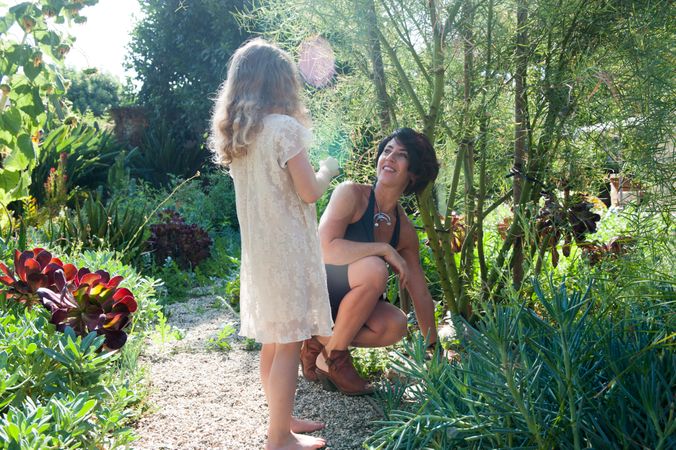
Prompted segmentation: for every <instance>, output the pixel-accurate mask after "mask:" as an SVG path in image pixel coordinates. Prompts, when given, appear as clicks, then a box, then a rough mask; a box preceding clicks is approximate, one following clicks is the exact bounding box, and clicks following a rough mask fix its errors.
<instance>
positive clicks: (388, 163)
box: [377, 138, 410, 186]
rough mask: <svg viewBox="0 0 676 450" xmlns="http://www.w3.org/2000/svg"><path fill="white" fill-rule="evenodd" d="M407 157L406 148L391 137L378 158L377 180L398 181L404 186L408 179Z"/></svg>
mask: <svg viewBox="0 0 676 450" xmlns="http://www.w3.org/2000/svg"><path fill="white" fill-rule="evenodd" d="M408 158H409V156H408V151H407V150H406V148H405V147H404V146H403V145H401V144H400V143H399V141H397V139H396V138H394V139H391V140H390V142H388V143H387V145H386V146H385V148H384V149H383V152H382V153H381V154H380V157H379V158H378V170H377V175H378V180H382V181H392V182H400V183H402V185H403V186H406V185H407V184H408V183H409V181H410V174H409V172H408V166H409V161H408Z"/></svg>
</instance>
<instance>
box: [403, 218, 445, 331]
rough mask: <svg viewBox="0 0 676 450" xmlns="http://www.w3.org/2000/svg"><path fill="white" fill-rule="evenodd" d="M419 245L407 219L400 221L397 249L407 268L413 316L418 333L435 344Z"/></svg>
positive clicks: (407, 284) (431, 306) (430, 302)
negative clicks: (414, 316)
mask: <svg viewBox="0 0 676 450" xmlns="http://www.w3.org/2000/svg"><path fill="white" fill-rule="evenodd" d="M419 245H420V243H419V241H418V235H417V233H416V232H415V228H414V227H413V224H412V223H411V222H410V221H409V220H408V218H405V219H404V220H402V221H401V227H400V232H399V245H398V246H397V249H398V250H399V253H400V254H401V256H402V257H403V258H404V260H405V261H406V264H407V266H408V280H407V283H406V289H407V290H408V293H409V295H410V296H411V299H412V300H413V307H414V309H415V315H416V317H417V318H418V325H419V326H420V331H421V332H422V333H423V336H425V337H428V339H429V342H436V341H437V328H436V321H435V319H434V300H433V299H432V294H431V293H430V290H429V288H428V287H427V279H426V278H425V272H424V271H423V268H422V265H421V264H420V251H419V247H418V246H419ZM428 334H429V336H428Z"/></svg>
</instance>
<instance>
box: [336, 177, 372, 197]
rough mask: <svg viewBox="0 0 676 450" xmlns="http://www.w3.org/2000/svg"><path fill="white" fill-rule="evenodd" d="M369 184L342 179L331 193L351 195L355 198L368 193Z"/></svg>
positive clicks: (344, 195) (343, 195)
mask: <svg viewBox="0 0 676 450" xmlns="http://www.w3.org/2000/svg"><path fill="white" fill-rule="evenodd" d="M370 190H371V186H370V185H368V184H361V183H357V182H355V181H352V180H347V181H343V182H342V183H340V184H339V185H338V186H336V188H335V189H334V190H333V195H339V196H341V197H348V196H349V197H353V198H355V199H357V198H359V197H362V196H364V195H366V196H367V197H368V194H369V193H370Z"/></svg>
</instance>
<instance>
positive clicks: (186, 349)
mask: <svg viewBox="0 0 676 450" xmlns="http://www.w3.org/2000/svg"><path fill="white" fill-rule="evenodd" d="M215 300H216V298H215V297H213V296H206V297H198V298H194V299H192V300H190V301H188V302H185V303H178V304H174V305H170V306H169V307H168V314H170V316H169V320H168V324H169V325H172V326H174V327H177V328H179V329H181V330H183V331H184V332H185V337H184V338H183V339H181V340H177V341H171V342H164V343H163V344H162V343H159V342H153V341H150V342H149V345H148V346H147V348H146V349H145V350H144V353H143V355H142V356H141V363H142V364H143V365H144V366H145V367H146V370H147V378H148V380H149V384H150V396H149V398H148V404H149V405H148V406H149V408H150V409H149V411H148V412H147V413H146V414H145V415H144V416H143V417H142V418H141V419H140V420H139V421H138V422H137V424H136V427H135V428H136V432H137V434H138V435H139V436H140V439H139V440H138V441H137V442H136V443H135V444H134V446H133V448H134V449H167V450H169V449H172V450H173V449H181V450H183V449H232V450H240V449H262V448H263V445H264V443H265V431H266V427H267V406H266V404H265V398H264V394H263V391H262V389H261V387H260V382H259V377H258V355H259V353H258V351H247V350H245V349H244V342H243V341H242V340H240V339H238V338H236V337H233V338H231V339H230V342H231V344H232V349H231V350H229V351H216V350H213V349H212V348H210V347H211V346H210V345H209V341H210V339H215V338H216V337H217V335H218V332H219V331H220V330H222V329H223V327H224V326H225V325H226V324H232V325H233V326H234V327H235V329H238V324H237V316H236V315H235V314H233V312H232V311H230V310H229V309H227V308H223V307H218V305H217V303H218V302H216V301H215ZM295 414H296V415H297V416H299V417H303V418H308V419H313V420H321V421H323V422H325V423H326V424H327V426H326V428H325V429H324V430H322V431H320V432H318V433H316V434H317V435H320V436H323V437H325V438H326V440H327V442H328V447H327V448H329V449H359V448H362V442H363V441H364V439H366V437H367V436H369V435H370V434H371V433H372V432H373V431H374V425H373V424H372V422H373V421H374V420H378V419H380V418H381V414H380V413H379V412H378V406H377V404H376V402H375V400H374V399H373V398H371V397H347V396H344V395H341V394H339V393H335V392H326V391H324V390H322V389H321V387H320V386H319V385H318V384H314V383H309V382H307V381H306V380H305V379H304V378H303V377H302V376H301V375H300V370H299V381H298V391H297V397H296V407H295Z"/></svg>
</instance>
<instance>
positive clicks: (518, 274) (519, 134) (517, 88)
mask: <svg viewBox="0 0 676 450" xmlns="http://www.w3.org/2000/svg"><path fill="white" fill-rule="evenodd" d="M527 22H528V0H518V1H517V13H516V27H517V31H516V49H515V60H516V71H515V74H514V224H515V225H516V228H515V230H514V231H515V236H514V244H513V251H512V283H513V284H514V287H515V288H516V289H517V290H518V289H519V288H520V286H521V283H522V282H523V234H524V233H523V229H522V227H521V226H520V225H519V221H520V220H521V219H522V217H523V216H522V211H523V208H522V207H523V204H524V201H525V198H523V195H522V194H523V193H524V192H523V191H524V190H523V185H524V177H523V175H524V174H525V172H524V171H525V169H526V160H527V155H528V145H527V144H528V98H527V96H526V92H527V89H528V86H527V78H526V77H527V76H528V30H527Z"/></svg>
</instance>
